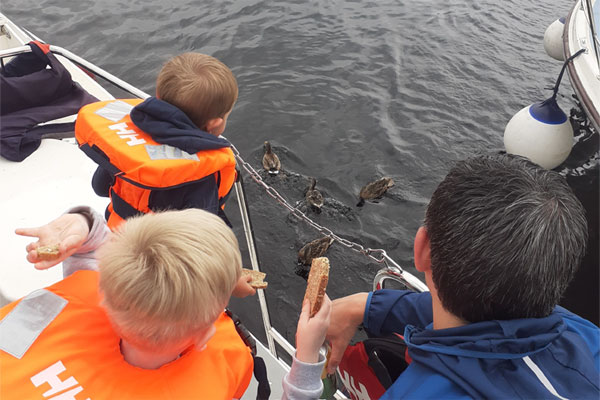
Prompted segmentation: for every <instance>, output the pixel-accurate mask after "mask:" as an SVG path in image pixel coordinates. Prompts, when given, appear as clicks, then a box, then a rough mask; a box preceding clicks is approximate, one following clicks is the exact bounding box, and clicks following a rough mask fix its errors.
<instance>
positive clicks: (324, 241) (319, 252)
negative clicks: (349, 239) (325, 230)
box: [298, 236, 333, 265]
mask: <svg viewBox="0 0 600 400" xmlns="http://www.w3.org/2000/svg"><path fill="white" fill-rule="evenodd" d="M331 243H333V239H332V238H330V237H329V236H324V237H322V238H319V239H315V240H313V241H312V242H308V243H307V244H305V245H304V247H302V248H301V249H300V251H299V252H298V264H302V265H310V264H311V263H312V260H313V258H317V257H322V256H323V255H324V254H325V252H326V251H327V249H328V248H329V246H331Z"/></svg>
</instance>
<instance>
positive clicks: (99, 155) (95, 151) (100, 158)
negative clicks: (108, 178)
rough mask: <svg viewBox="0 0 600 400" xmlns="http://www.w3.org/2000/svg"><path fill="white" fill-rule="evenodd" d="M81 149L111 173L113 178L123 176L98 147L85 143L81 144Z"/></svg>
mask: <svg viewBox="0 0 600 400" xmlns="http://www.w3.org/2000/svg"><path fill="white" fill-rule="evenodd" d="M79 148H80V149H81V150H82V151H83V152H84V153H85V154H86V155H87V156H88V157H89V158H91V159H92V160H93V161H94V162H95V163H96V164H98V165H99V166H100V167H101V168H102V169H104V170H106V171H107V172H109V173H110V174H111V175H112V176H116V175H119V174H121V170H120V169H119V168H117V167H115V166H114V165H112V164H111V163H110V161H109V159H108V156H107V155H106V154H105V153H104V152H103V151H102V150H100V148H99V147H98V146H96V145H94V146H93V147H92V146H90V145H89V144H87V143H84V144H79Z"/></svg>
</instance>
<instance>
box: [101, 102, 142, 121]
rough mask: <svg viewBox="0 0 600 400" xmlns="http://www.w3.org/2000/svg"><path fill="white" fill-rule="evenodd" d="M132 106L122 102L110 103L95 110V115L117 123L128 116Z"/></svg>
mask: <svg viewBox="0 0 600 400" xmlns="http://www.w3.org/2000/svg"><path fill="white" fill-rule="evenodd" d="M132 109H133V106H132V105H131V104H127V103H125V102H124V101H121V100H116V101H113V102H111V103H108V104H107V105H106V106H104V107H102V108H101V109H99V110H96V114H98V115H99V116H101V117H103V118H106V119H107V120H109V121H113V122H119V121H120V120H122V119H123V118H125V116H126V115H128V114H129V113H130V112H131V110H132Z"/></svg>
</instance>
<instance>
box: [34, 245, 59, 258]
mask: <svg viewBox="0 0 600 400" xmlns="http://www.w3.org/2000/svg"><path fill="white" fill-rule="evenodd" d="M35 250H36V252H37V256H38V258H39V259H40V260H46V261H48V260H56V259H57V258H58V256H60V251H59V250H58V245H57V244H54V245H51V246H40V247H38V248H37V249H35Z"/></svg>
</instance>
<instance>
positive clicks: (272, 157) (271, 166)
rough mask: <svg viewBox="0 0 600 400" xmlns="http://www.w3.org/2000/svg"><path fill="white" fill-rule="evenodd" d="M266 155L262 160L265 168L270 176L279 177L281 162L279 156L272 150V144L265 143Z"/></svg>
mask: <svg viewBox="0 0 600 400" xmlns="http://www.w3.org/2000/svg"><path fill="white" fill-rule="evenodd" d="M264 149H265V155H264V156H263V159H262V164H263V168H264V169H265V170H266V171H267V172H268V173H269V175H277V174H278V173H279V170H280V169H281V161H279V157H277V154H275V153H273V151H272V150H271V143H269V142H265V145H264Z"/></svg>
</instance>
